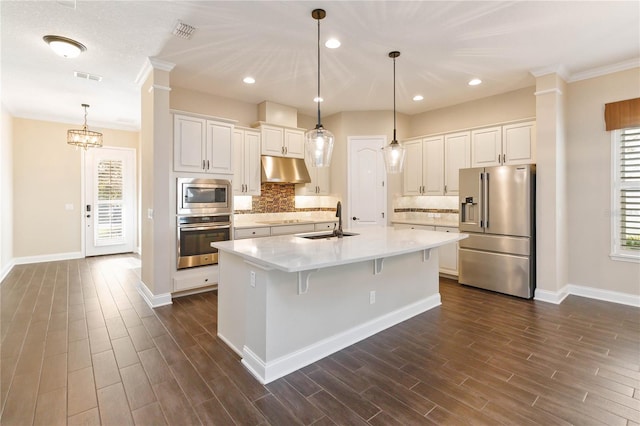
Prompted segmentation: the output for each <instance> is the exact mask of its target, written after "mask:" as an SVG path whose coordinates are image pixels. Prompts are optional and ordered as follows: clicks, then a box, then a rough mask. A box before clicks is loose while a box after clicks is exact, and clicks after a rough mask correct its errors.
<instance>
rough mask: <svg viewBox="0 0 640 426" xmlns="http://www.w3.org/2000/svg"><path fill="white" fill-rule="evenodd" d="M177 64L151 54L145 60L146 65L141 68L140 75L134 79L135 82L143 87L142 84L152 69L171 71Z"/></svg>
mask: <svg viewBox="0 0 640 426" xmlns="http://www.w3.org/2000/svg"><path fill="white" fill-rule="evenodd" d="M175 66H176V64H173V63H171V62H167V61H163V60H161V59H158V58H154V57H152V56H149V57H148V58H147V60H146V61H145V62H144V65H143V66H142V69H141V70H140V72H139V73H138V76H137V77H136V79H135V80H134V83H135V84H136V86H138V87H142V84H143V83H144V82H145V80H146V79H147V77H149V74H151V71H153V70H160V71H167V72H171V70H173V69H174V68H175Z"/></svg>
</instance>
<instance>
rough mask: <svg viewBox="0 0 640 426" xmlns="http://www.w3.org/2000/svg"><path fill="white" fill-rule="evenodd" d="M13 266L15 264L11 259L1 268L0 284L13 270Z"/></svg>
mask: <svg viewBox="0 0 640 426" xmlns="http://www.w3.org/2000/svg"><path fill="white" fill-rule="evenodd" d="M14 265H15V262H14V260H13V259H11V260H10V261H9V263H7V264H6V265H4V267H3V268H2V270H1V271H0V282H2V281H4V279H5V278H7V275H9V272H11V270H12V269H13V267H14Z"/></svg>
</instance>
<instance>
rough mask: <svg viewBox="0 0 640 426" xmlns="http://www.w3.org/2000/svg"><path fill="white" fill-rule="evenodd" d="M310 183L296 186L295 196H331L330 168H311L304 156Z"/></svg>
mask: <svg viewBox="0 0 640 426" xmlns="http://www.w3.org/2000/svg"><path fill="white" fill-rule="evenodd" d="M304 164H306V165H307V170H308V171H309V176H310V177H311V182H309V183H301V184H297V185H296V195H329V194H331V167H313V166H312V165H311V160H309V158H307V156H306V155H305V158H304Z"/></svg>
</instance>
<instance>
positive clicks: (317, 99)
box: [313, 96, 324, 102]
mask: <svg viewBox="0 0 640 426" xmlns="http://www.w3.org/2000/svg"><path fill="white" fill-rule="evenodd" d="M322 101H324V99H322V98H319V97H318V96H316V97H315V98H313V102H322Z"/></svg>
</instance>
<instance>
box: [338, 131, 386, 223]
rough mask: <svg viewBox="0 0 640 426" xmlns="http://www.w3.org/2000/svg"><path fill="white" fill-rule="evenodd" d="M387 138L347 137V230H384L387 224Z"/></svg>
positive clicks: (345, 219)
mask: <svg viewBox="0 0 640 426" xmlns="http://www.w3.org/2000/svg"><path fill="white" fill-rule="evenodd" d="M386 143H387V138H386V136H349V137H348V138H347V144H348V162H349V164H348V166H347V167H348V171H347V173H348V177H347V179H348V182H347V184H348V189H347V191H348V197H349V209H348V212H349V213H348V216H347V217H345V218H343V220H344V221H345V224H348V225H349V227H350V228H358V227H362V226H385V225H386V223H387V218H386V213H385V212H386V211H387V186H386V180H387V175H386V172H385V169H384V160H383V159H382V147H383V146H384V145H385V144H386Z"/></svg>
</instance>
